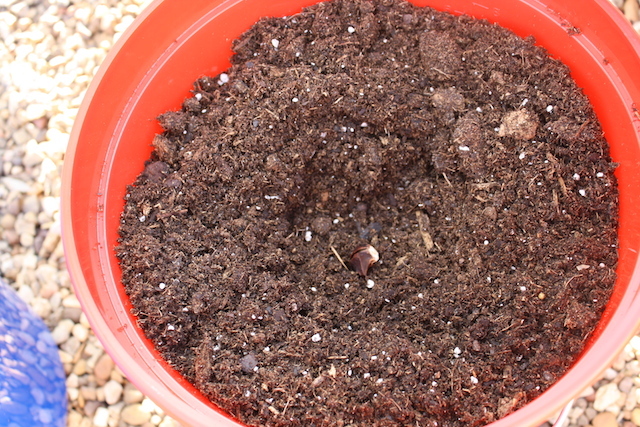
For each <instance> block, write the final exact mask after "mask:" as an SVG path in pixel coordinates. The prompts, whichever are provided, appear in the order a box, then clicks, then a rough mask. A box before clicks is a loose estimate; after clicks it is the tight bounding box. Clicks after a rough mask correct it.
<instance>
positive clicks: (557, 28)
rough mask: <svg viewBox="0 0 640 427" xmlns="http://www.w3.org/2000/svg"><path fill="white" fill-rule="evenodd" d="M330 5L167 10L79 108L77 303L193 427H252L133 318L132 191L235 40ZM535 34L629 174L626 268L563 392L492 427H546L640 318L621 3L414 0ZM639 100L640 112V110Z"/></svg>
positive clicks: (73, 232) (636, 128)
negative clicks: (159, 348) (271, 19)
mask: <svg viewBox="0 0 640 427" xmlns="http://www.w3.org/2000/svg"><path fill="white" fill-rule="evenodd" d="M316 1H317V0H278V1H271V2H266V1H263V0H189V1H184V0H164V1H160V0H156V1H155V2H153V3H152V4H151V5H150V6H149V7H148V8H147V9H146V11H145V12H144V13H143V14H142V15H141V16H140V17H139V18H138V19H137V20H136V21H135V22H134V24H133V25H132V27H131V28H130V29H129V30H128V32H127V33H126V34H125V35H124V36H123V37H122V38H121V39H120V40H119V41H118V43H117V44H116V46H115V47H114V48H113V50H112V51H111V53H110V54H109V56H108V57H107V60H106V61H105V63H104V64H103V65H102V67H101V68H100V71H99V73H98V75H97V76H96V78H95V79H94V81H93V83H92V85H91V87H90V89H89V91H88V92H87V95H86V97H85V100H84V103H83V105H82V108H81V109H80V111H79V114H78V119H77V121H76V124H75V127H74V130H73V133H72V136H71V141H70V143H69V148H68V151H67V155H66V160H65V165H64V174H63V192H62V214H63V218H62V221H63V238H64V245H65V251H66V259H67V264H68V268H69V271H70V274H71V278H72V281H73V284H74V287H75V291H76V293H77V296H78V298H79V300H80V302H81V303H82V306H83V309H84V311H85V313H86V314H87V317H88V319H89V321H90V323H91V325H92V327H93V330H94V331H95V333H96V335H97V336H98V337H99V339H100V340H101V341H102V343H103V344H104V347H105V348H106V350H107V351H108V352H109V354H110V355H111V356H112V357H113V359H114V360H115V361H116V363H117V364H118V365H119V366H120V368H121V369H122V371H124V372H125V373H126V375H127V377H128V378H129V379H130V380H131V381H132V382H133V383H134V384H136V385H137V386H138V387H139V388H140V389H141V390H142V391H143V392H144V393H145V394H147V395H148V396H149V397H150V398H151V399H153V400H154V401H155V402H156V403H157V404H158V405H160V406H161V407H162V408H163V409H164V410H165V411H166V412H167V413H169V414H170V415H172V416H173V417H175V418H176V419H178V420H180V421H181V422H183V423H185V424H188V425H209V426H211V425H215V426H225V427H231V426H240V425H241V424H239V423H237V422H236V421H234V420H232V419H230V418H229V417H228V416H225V415H224V414H223V413H222V412H220V411H219V410H218V409H217V408H216V407H215V406H214V405H212V404H211V403H210V402H208V401H207V399H205V398H204V397H203V396H202V395H201V394H200V393H198V391H196V390H195V389H194V388H193V387H192V386H191V385H190V384H189V383H188V382H187V381H185V380H184V379H183V378H182V377H181V376H180V375H179V374H178V373H177V372H176V371H174V370H173V369H172V368H171V367H169V366H168V365H167V364H166V363H165V362H164V361H163V360H162V358H161V357H160V355H159V354H158V353H157V352H156V351H155V350H154V348H153V346H152V344H151V343H150V342H149V341H148V340H147V339H146V338H145V337H144V334H143V333H142V331H141V330H140V329H139V328H138V327H137V326H136V321H135V319H134V318H133V317H132V315H131V314H130V312H129V310H130V308H131V307H130V303H129V300H128V298H127V296H126V295H125V293H124V289H123V286H122V285H121V283H120V270H119V267H118V263H117V260H116V258H115V255H114V246H115V245H116V239H117V229H118V225H119V219H120V213H121V211H122V208H123V203H124V202H123V200H124V195H125V191H126V186H127V185H128V184H130V183H132V182H133V181H134V179H135V177H136V176H137V175H138V174H139V173H140V172H141V171H142V169H143V162H144V160H145V159H147V158H148V156H149V154H150V152H151V149H152V147H151V141H152V139H153V136H154V134H156V133H158V132H160V131H161V129H160V127H159V125H158V124H157V122H156V121H155V117H157V116H158V115H159V114H161V113H162V112H164V111H167V110H176V109H179V108H180V106H181V103H182V101H183V100H184V98H185V97H187V96H189V91H190V89H191V87H192V82H193V81H195V80H196V79H197V78H198V77H200V76H203V75H212V76H213V75H216V74H218V73H220V72H222V71H224V70H225V69H226V68H227V67H228V65H229V62H228V60H229V57H230V55H231V49H230V46H231V41H232V40H233V39H234V38H236V37H238V36H239V35H240V34H241V33H242V32H243V31H244V30H246V29H248V28H249V27H250V26H251V25H252V24H253V23H254V22H255V21H256V20H258V19H259V18H260V17H263V16H284V15H290V14H293V13H295V12H298V11H300V10H301V8H302V7H304V6H308V5H310V4H312V3H316ZM414 2H415V3H416V4H419V5H422V6H424V5H428V6H432V7H434V8H436V9H439V10H444V11H449V12H452V13H454V14H462V13H466V14H468V15H471V16H474V17H477V18H486V19H488V20H489V21H492V22H496V23H498V24H500V25H502V26H504V27H507V28H509V29H511V30H513V31H514V32H516V33H517V34H519V35H521V36H528V35H533V36H535V38H536V40H537V43H538V44H539V45H541V46H544V47H545V48H546V49H547V50H548V51H549V52H550V53H551V55H553V56H554V57H557V58H559V59H560V60H562V61H563V62H564V63H565V64H567V65H568V66H569V67H570V68H571V70H572V75H573V77H574V78H575V80H576V81H577V83H578V84H579V85H580V86H582V87H583V88H584V91H585V93H586V94H587V95H588V97H589V98H590V100H591V102H592V103H593V105H594V107H595V111H596V114H597V115H598V118H599V119H600V121H601V123H602V127H603V129H604V131H605V133H606V137H607V139H608V141H609V143H610V144H611V155H612V156H613V158H614V160H615V161H617V162H619V163H620V167H619V168H618V170H617V172H616V175H617V177H618V180H619V187H620V230H619V237H620V250H619V253H620V262H619V267H618V280H617V282H616V285H615V289H614V293H613V296H612V298H611V300H610V301H609V303H608V305H607V308H606V311H605V313H604V315H603V316H602V319H601V321H600V323H599V326H598V329H597V331H596V334H595V336H594V337H593V339H592V340H591V341H590V342H589V344H588V347H587V349H586V350H585V351H584V352H583V354H582V355H581V357H580V358H579V360H578V361H577V363H576V364H575V365H574V366H573V367H572V368H571V369H570V370H569V371H568V372H567V373H566V375H565V376H563V377H562V378H561V379H560V380H559V381H558V382H557V383H556V384H555V385H553V386H552V387H551V388H550V389H549V390H547V391H546V392H545V393H543V394H542V395H541V396H540V397H538V398H537V399H536V400H534V401H533V402H531V403H529V404H528V405H526V406H525V407H523V408H522V409H520V410H518V411H516V412H514V413H513V414H511V415H509V416H507V417H505V418H503V419H502V420H499V421H497V422H495V423H493V424H492V426H495V427H505V426H519V427H520V426H538V425H539V424H541V423H543V422H544V421H545V420H546V419H548V418H549V417H551V416H553V414H554V413H556V412H557V411H558V410H559V409H560V408H562V407H563V406H564V405H565V404H566V403H567V402H568V401H569V400H571V399H572V398H573V397H575V396H576V395H577V394H578V393H580V392H581V391H582V390H583V389H584V388H586V387H588V386H589V385H590V384H592V383H593V382H594V381H596V380H597V379H598V376H599V375H600V374H601V373H602V371H604V369H606V368H607V367H608V366H609V365H610V364H611V363H612V361H613V359H614V357H615V356H616V355H617V354H618V353H619V352H620V351H621V350H622V348H623V346H624V345H625V344H626V343H627V342H628V340H629V339H630V338H631V337H632V336H633V334H634V332H635V331H636V330H637V327H638V326H639V319H640V316H639V314H640V295H639V293H640V262H639V259H638V251H639V250H640V215H639V214H638V209H637V208H636V207H637V206H640V112H639V111H638V109H640V80H638V78H637V77H638V73H639V70H640V40H639V39H638V37H637V35H636V34H635V33H634V32H633V30H632V29H631V27H630V26H629V25H628V23H627V22H626V21H625V19H624V18H623V17H622V15H621V14H620V13H618V11H616V10H615V9H614V8H613V7H612V6H611V5H610V4H609V1H608V0H510V1H505V0H415V1H414ZM636 103H637V104H636ZM636 108H638V109H636Z"/></svg>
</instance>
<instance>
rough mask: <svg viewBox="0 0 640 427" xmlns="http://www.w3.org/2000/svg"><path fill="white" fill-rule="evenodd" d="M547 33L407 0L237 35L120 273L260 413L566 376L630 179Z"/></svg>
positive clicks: (442, 396) (512, 387)
mask: <svg viewBox="0 0 640 427" xmlns="http://www.w3.org/2000/svg"><path fill="white" fill-rule="evenodd" d="M533 43H534V41H533V40H532V39H526V40H523V39H520V38H518V37H516V36H515V35H513V34H512V33H510V32H509V31H507V30H505V29H503V28H500V27H497V26H493V25H490V24H488V23H487V22H484V21H478V20H474V19H471V18H469V17H465V16H461V17H454V16H452V15H448V14H445V13H440V12H436V11H434V10H432V9H427V8H424V9H422V8H417V7H414V6H412V5H409V4H407V3H401V2H397V1H391V0H376V1H373V2H368V1H360V0H354V1H347V0H344V1H343V0H336V1H333V2H329V3H322V4H318V5H316V6H313V7H310V8H309V9H307V10H305V11H304V12H303V13H301V14H298V15H294V16H290V17H286V18H268V19H264V20H262V21H260V22H259V23H257V24H256V25H255V26H254V27H253V28H252V29H251V30H249V31H248V32H247V33H246V34H244V35H243V36H242V37H241V38H240V39H239V40H238V41H236V42H234V51H235V52H236V53H235V56H233V58H232V60H231V62H232V67H231V68H230V69H229V70H228V71H227V72H226V73H224V74H221V75H219V76H217V77H215V78H211V77H203V78H202V79H200V80H199V81H197V82H196V83H195V89H194V91H193V92H194V96H193V97H191V98H189V99H187V100H185V101H184V105H183V108H182V110H181V111H177V112H168V113H165V114H163V115H162V116H161V117H160V123H161V124H162V126H163V128H164V129H165V132H164V133H163V134H161V135H158V136H157V137H156V138H155V140H154V142H153V144H154V146H155V151H154V153H153V155H152V158H151V159H150V160H149V162H148V163H147V164H146V167H145V170H144V172H143V173H142V174H141V175H140V176H139V178H138V179H137V180H136V182H135V184H134V185H133V186H131V187H130V189H129V194H128V195H127V202H126V207H125V209H124V213H123V221H122V226H121V229H120V234H121V241H120V245H119V246H118V248H117V255H118V257H119V259H120V261H121V265H122V270H123V283H124V284H125V287H126V291H127V293H128V295H129V296H130V298H131V302H132V304H133V312H134V314H135V315H136V316H137V318H138V322H139V324H140V326H141V327H142V329H143V330H144V332H145V333H146V335H147V336H148V337H149V338H150V339H151V340H152V341H153V343H154V344H155V346H156V348H157V349H158V350H159V351H160V352H161V354H162V355H163V356H164V357H165V358H166V360H167V361H168V362H169V363H170V364H171V365H172V366H173V367H175V368H176V369H177V370H178V371H180V372H181V373H182V374H183V375H184V376H185V377H186V378H187V379H188V380H189V381H190V382H192V383H193V384H194V385H195V386H196V387H197V388H198V389H199V390H201V391H202V393H204V395H205V396H207V397H209V398H210V399H211V400H212V401H213V402H215V403H216V404H217V405H219V406H220V407H221V408H223V409H224V410H225V411H227V412H228V413H229V414H232V415H233V416H234V417H237V418H238V419H240V420H242V421H243V422H244V423H247V424H249V425H256V426H304V427H308V426H422V427H424V426H436V425H438V426H477V425H481V424H484V423H488V422H490V421H493V420H496V419H499V418H501V417H503V416H504V415H506V414H509V413H510V412H512V411H514V410H515V409H517V408H519V407H521V406H523V405H524V404H525V403H527V402H529V401H531V400H532V399H533V398H534V397H536V396H538V395H539V394H540V393H541V392H543V391H544V390H545V389H547V388H548V387H549V386H550V385H551V384H553V383H554V382H555V381H556V380H557V379H558V378H559V377H560V376H562V374H563V373H564V372H565V371H566V370H567V369H568V368H569V367H570V366H571V364H572V363H573V362H574V361H575V359H576V357H577V356H578V355H579V354H580V352H581V351H582V349H583V348H584V345H585V342H586V340H587V339H588V338H589V336H590V334H592V332H593V330H594V327H595V326H596V324H597V322H598V319H599V316H600V314H601V313H602V311H603V307H604V306H605V304H606V302H607V299H608V297H609V295H610V292H611V289H612V286H613V283H614V279H615V272H614V269H615V267H616V262H617V251H616V246H617V187H616V180H615V178H614V176H613V174H612V172H613V169H614V167H615V165H614V164H612V162H611V159H610V158H609V155H608V147H607V143H606V141H605V139H604V138H603V134H602V131H601V128H600V126H599V124H598V121H597V119H596V117H595V115H594V113H593V111H592V108H591V106H590V105H589V102H588V100H587V98H586V97H585V96H584V95H583V94H582V93H581V90H580V89H579V88H578V87H576V85H575V83H574V82H573V81H572V79H571V78H570V76H569V70H568V69H567V68H566V67H565V66H564V65H562V64H561V63H560V62H558V61H557V60H554V59H550V58H549V57H548V56H547V54H546V52H545V51H544V50H543V49H541V48H539V47H535V46H534V44H533ZM203 54H206V53H204V52H203ZM362 244H371V245H372V246H373V247H374V248H375V249H376V250H377V251H378V252H379V254H380V259H379V261H378V262H377V263H375V264H373V265H372V266H371V268H370V269H369V270H368V274H367V276H366V277H363V276H361V275H359V274H358V273H357V272H355V271H353V270H352V269H351V268H350V258H351V254H352V252H353V251H354V249H356V248H357V247H358V246H360V245H362ZM361 255H362V252H361V253H360V255H357V256H356V257H359V256H361Z"/></svg>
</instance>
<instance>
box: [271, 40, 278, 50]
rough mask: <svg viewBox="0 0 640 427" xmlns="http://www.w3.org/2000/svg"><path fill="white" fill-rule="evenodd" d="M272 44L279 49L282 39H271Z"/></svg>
mask: <svg viewBox="0 0 640 427" xmlns="http://www.w3.org/2000/svg"><path fill="white" fill-rule="evenodd" d="M271 45H272V46H273V47H275V48H276V49H277V48H278V46H280V40H278V39H271Z"/></svg>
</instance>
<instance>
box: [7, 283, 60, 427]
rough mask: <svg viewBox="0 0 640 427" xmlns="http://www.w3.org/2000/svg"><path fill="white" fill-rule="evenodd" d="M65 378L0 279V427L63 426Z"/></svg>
mask: <svg viewBox="0 0 640 427" xmlns="http://www.w3.org/2000/svg"><path fill="white" fill-rule="evenodd" d="M66 416H67V394H66V389H65V374H64V369H63V368H62V364H61V363H60V356H59V355H58V347H57V346H56V344H55V343H54V342H53V338H51V334H50V333H49V330H48V329H47V327H46V326H45V324H44V323H43V322H42V320H41V319H40V318H39V317H38V316H36V315H35V314H34V313H33V312H32V311H31V309H30V308H29V307H28V306H27V304H25V303H24V301H22V300H21V299H20V297H19V296H18V295H17V294H16V293H15V291H14V290H13V289H11V288H10V287H9V286H8V285H7V284H6V283H5V282H4V281H3V280H2V279H0V426H1V427H27V426H28V427H31V426H54V427H57V426H60V427H62V426H64V425H65V424H66Z"/></svg>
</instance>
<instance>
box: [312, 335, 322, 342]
mask: <svg viewBox="0 0 640 427" xmlns="http://www.w3.org/2000/svg"><path fill="white" fill-rule="evenodd" d="M311 341H313V342H320V341H322V337H321V336H320V334H313V336H312V337H311Z"/></svg>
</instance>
